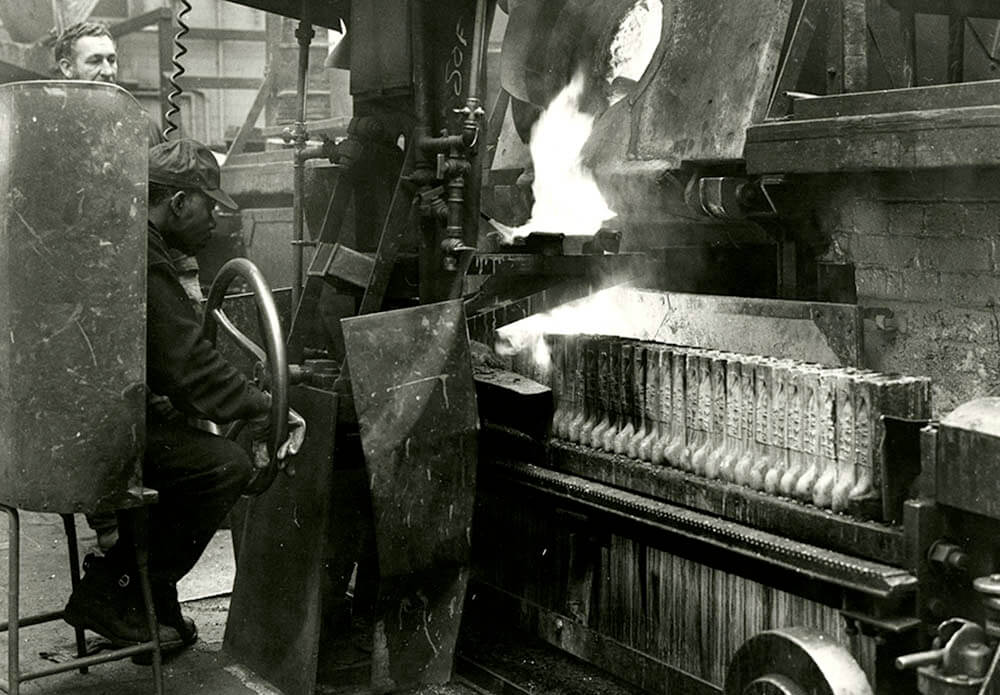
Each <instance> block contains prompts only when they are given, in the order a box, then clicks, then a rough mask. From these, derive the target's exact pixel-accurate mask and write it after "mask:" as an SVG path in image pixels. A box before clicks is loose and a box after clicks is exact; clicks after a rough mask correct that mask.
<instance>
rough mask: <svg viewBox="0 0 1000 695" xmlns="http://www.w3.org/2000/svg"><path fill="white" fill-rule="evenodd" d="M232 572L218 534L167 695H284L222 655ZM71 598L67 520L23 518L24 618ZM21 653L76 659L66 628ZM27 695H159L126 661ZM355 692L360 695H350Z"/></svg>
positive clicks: (202, 566) (40, 661)
mask: <svg viewBox="0 0 1000 695" xmlns="http://www.w3.org/2000/svg"><path fill="white" fill-rule="evenodd" d="M7 526H8V521H7V516H6V515H0V534H2V535H0V538H2V541H0V568H6V567H7V560H8V550H9V547H8V541H7ZM77 531H78V534H79V543H78V545H79V547H80V553H81V557H83V555H84V554H85V553H86V552H89V551H90V550H91V549H93V547H94V546H95V545H96V538H95V536H94V534H93V532H92V531H90V529H89V528H88V527H87V523H86V521H85V520H84V519H83V517H79V518H78V520H77ZM234 571H235V570H234V564H233V555H232V545H231V539H230V535H229V532H228V531H220V532H219V533H218V534H217V535H216V537H215V539H214V541H213V543H212V544H211V546H210V547H209V549H208V550H207V551H206V553H205V555H204V556H203V557H202V559H201V561H200V562H199V564H198V566H197V567H196V568H195V569H194V570H193V571H192V572H191V574H189V575H188V576H187V577H185V580H184V582H183V583H182V584H181V585H180V586H179V587H178V592H179V594H180V598H181V602H182V604H183V608H184V612H185V614H187V615H189V616H191V617H192V618H193V619H194V620H195V622H196V623H197V624H198V630H199V637H200V639H199V641H198V643H197V644H196V645H194V646H193V647H192V648H190V649H188V650H186V651H184V652H182V653H181V654H179V655H177V656H175V657H173V658H171V659H170V660H168V661H167V663H166V664H165V667H164V679H165V689H166V692H167V693H168V694H169V695H192V694H197V693H211V694H212V695H281V693H279V692H278V691H277V690H275V689H274V688H273V687H271V686H270V685H269V684H268V683H266V682H265V681H263V680H261V679H259V678H257V677H256V676H255V675H254V674H253V673H251V672H250V671H248V670H247V669H246V668H245V667H243V666H241V665H240V664H239V663H237V662H236V661H235V660H234V659H233V658H232V657H231V656H230V655H228V654H226V653H225V652H224V651H223V649H222V640H223V635H224V633H225V626H226V612H227V610H228V607H229V592H230V590H231V588H232V581H233V575H234ZM0 575H2V576H0V611H2V613H0V616H3V617H0V620H4V619H5V616H6V615H7V586H8V578H7V573H6V571H4V569H0ZM69 593H70V578H69V571H68V560H67V551H66V536H65V534H64V532H63V525H62V520H61V518H60V517H59V516H58V515H55V514H34V513H22V515H21V611H20V614H21V615H22V616H25V615H30V614H35V613H39V612H44V611H51V610H60V609H61V608H62V607H63V605H64V604H65V602H66V599H67V598H68V597H69ZM100 644H101V639H100V638H98V637H96V636H95V635H93V634H91V633H88V646H91V647H95V648H100ZM20 645H21V646H20V649H21V668H22V671H31V670H35V669H37V668H40V667H44V666H47V665H50V664H52V663H58V662H61V661H64V660H65V659H67V658H68V657H71V656H73V655H75V653H76V647H75V642H74V636H73V630H72V629H71V628H70V627H69V626H68V625H66V624H65V623H63V622H62V621H61V620H60V621H56V622H51V623H47V624H44V625H37V626H32V627H28V628H22V630H21V636H20ZM0 650H2V651H0V654H3V655H5V654H6V653H7V634H6V633H3V634H2V635H0ZM3 661H4V662H6V659H3ZM7 673H8V670H7V667H6V664H5V663H4V665H3V666H0V674H2V676H3V677H6V676H7ZM21 692H22V693H24V694H25V695H28V694H35V693H38V694H41V693H46V694H49V695H70V694H72V695H147V694H148V693H152V692H154V690H153V681H152V669H151V668H149V667H144V666H137V665H134V664H132V663H131V661H130V660H128V659H125V660H122V661H116V662H111V663H107V664H101V665H98V666H95V667H93V668H91V669H90V672H89V673H87V674H81V673H79V672H77V671H71V672H69V673H64V674H60V675H56V676H51V677H47V678H43V679H39V680H37V681H30V682H27V683H24V684H23V685H22V686H21ZM320 692H322V691H320ZM330 692H334V691H330ZM340 692H348V691H343V690H341V691H340ZM349 692H352V693H357V692H359V691H358V690H357V689H356V688H351V689H350V691H349ZM474 692H475V691H474V690H472V689H469V688H467V687H465V686H463V685H460V684H456V685H449V686H440V687H433V688H427V689H423V691H422V695H472V693H474Z"/></svg>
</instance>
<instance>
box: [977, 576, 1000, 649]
mask: <svg viewBox="0 0 1000 695" xmlns="http://www.w3.org/2000/svg"><path fill="white" fill-rule="evenodd" d="M972 588H974V589H975V590H976V591H978V592H979V595H980V598H981V600H982V602H983V607H984V608H985V609H986V620H985V623H984V625H985V627H986V634H987V636H989V638H990V639H992V640H1000V574H990V575H987V576H985V577H979V578H978V579H976V580H975V581H973V582H972Z"/></svg>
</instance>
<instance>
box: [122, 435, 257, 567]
mask: <svg viewBox="0 0 1000 695" xmlns="http://www.w3.org/2000/svg"><path fill="white" fill-rule="evenodd" d="M251 471H252V466H251V462H250V456H249V454H247V452H246V451H245V450H244V449H243V448H242V447H241V446H240V445H238V444H236V443H235V442H232V441H230V440H228V439H226V438H224V437H219V436H217V435H214V434H211V433H209V432H205V431H203V430H199V429H195V428H193V427H191V426H190V425H187V424H186V423H185V422H184V421H183V419H178V420H174V421H169V422H157V421H155V419H154V420H153V421H152V422H149V423H148V424H147V428H146V457H145V461H144V463H143V484H144V485H145V486H146V487H149V488H153V489H154V490H156V491H157V492H158V493H159V500H158V502H157V503H156V504H155V505H154V506H153V507H151V509H150V517H149V568H150V576H151V578H152V580H153V582H154V583H175V582H177V581H178V580H179V579H180V578H181V577H183V576H184V575H185V574H187V573H188V572H189V571H190V570H191V568H192V567H194V564H195V563H196V562H197V561H198V558H199V557H201V554H202V553H203V552H204V550H205V547H206V546H207V545H208V543H209V541H210V540H211V539H212V536H213V535H214V534H215V532H216V531H217V530H218V528H219V526H220V525H221V524H222V522H223V520H224V519H225V517H226V515H227V514H228V513H229V510H230V509H231V508H232V506H233V504H234V503H235V502H236V500H238V499H239V497H240V495H242V494H243V491H244V490H245V489H246V485H247V482H248V481H249V479H250V474H251ZM128 540H129V539H127V538H125V539H123V541H120V542H119V543H118V544H116V546H115V547H114V548H112V550H111V551H110V552H109V557H111V558H112V559H114V560H119V559H123V558H125V557H128V556H129V555H131V552H130V550H129V545H127V544H126V543H127V542H128Z"/></svg>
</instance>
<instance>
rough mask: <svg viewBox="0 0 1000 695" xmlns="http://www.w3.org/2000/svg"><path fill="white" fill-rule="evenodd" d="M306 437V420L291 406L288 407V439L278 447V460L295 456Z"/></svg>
mask: <svg viewBox="0 0 1000 695" xmlns="http://www.w3.org/2000/svg"><path fill="white" fill-rule="evenodd" d="M305 439H306V420H305V418H304V417H302V416H301V415H299V414H298V413H296V412H295V411H294V410H292V409H291V408H289V409H288V439H286V440H285V442H284V444H282V445H281V446H279V447H278V460H279V461H283V460H285V459H286V458H288V457H289V456H295V454H297V453H299V449H301V448H302V442H304V441H305Z"/></svg>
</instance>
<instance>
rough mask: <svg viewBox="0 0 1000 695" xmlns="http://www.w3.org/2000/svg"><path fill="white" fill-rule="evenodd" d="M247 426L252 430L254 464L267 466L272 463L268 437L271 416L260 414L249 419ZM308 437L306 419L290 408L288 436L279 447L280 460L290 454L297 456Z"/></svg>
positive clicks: (256, 466) (255, 465) (259, 466)
mask: <svg viewBox="0 0 1000 695" xmlns="http://www.w3.org/2000/svg"><path fill="white" fill-rule="evenodd" d="M247 427H248V428H249V430H250V438H251V441H252V445H251V449H252V451H253V464H254V467H255V468H267V465H268V463H270V456H269V454H268V452H267V439H268V435H269V434H270V432H271V428H270V418H269V416H268V415H267V414H264V415H258V416H257V417H255V418H252V419H250V420H247ZM305 438H306V421H305V418H303V417H302V416H301V415H299V414H298V413H296V412H295V411H294V410H292V409H291V408H289V409H288V438H287V439H286V440H285V441H284V442H283V443H282V444H281V446H279V447H278V454H277V457H278V460H279V461H284V460H285V459H286V458H288V457H289V456H295V454H297V453H299V449H301V448H302V442H303V441H305Z"/></svg>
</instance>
